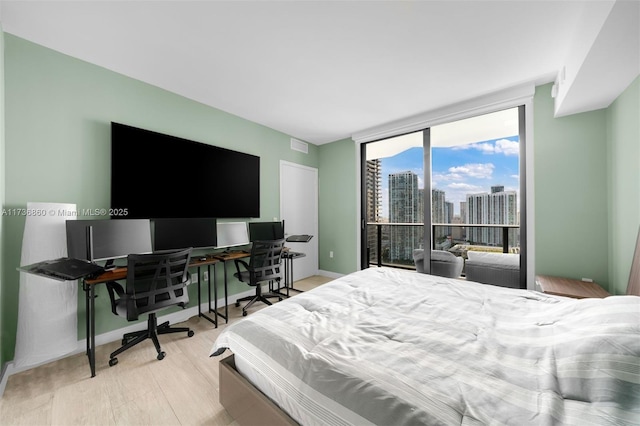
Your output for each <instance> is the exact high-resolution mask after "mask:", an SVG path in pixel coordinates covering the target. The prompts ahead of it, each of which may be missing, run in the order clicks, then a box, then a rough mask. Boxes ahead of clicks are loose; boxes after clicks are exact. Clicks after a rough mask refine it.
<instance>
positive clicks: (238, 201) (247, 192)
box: [111, 122, 260, 219]
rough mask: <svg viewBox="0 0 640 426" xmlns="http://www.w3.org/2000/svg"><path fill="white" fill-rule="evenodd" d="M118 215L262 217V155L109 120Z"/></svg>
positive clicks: (113, 194) (113, 195)
mask: <svg viewBox="0 0 640 426" xmlns="http://www.w3.org/2000/svg"><path fill="white" fill-rule="evenodd" d="M111 209H112V211H114V212H117V214H118V215H117V216H113V218H114V219H116V218H128V219H161V218H211V217H215V218H253V217H260V157H258V156H255V155H251V154H246V153H243V152H238V151H233V150H230V149H226V148H220V147H217V146H213V145H208V144H206V143H201V142H196V141H192V140H188V139H183V138H180V137H177V136H171V135H166V134H162V133H158V132H154V131H151V130H145V129H140V128H137V127H133V126H129V125H126V124H121V123H115V122H112V123H111Z"/></svg>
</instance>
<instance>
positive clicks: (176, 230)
mask: <svg viewBox="0 0 640 426" xmlns="http://www.w3.org/2000/svg"><path fill="white" fill-rule="evenodd" d="M153 230H154V232H153V249H154V250H171V249H181V248H187V247H192V248H194V249H202V248H213V247H216V246H217V244H218V243H217V232H216V219H215V218H183V219H177V218H176V219H154V220H153Z"/></svg>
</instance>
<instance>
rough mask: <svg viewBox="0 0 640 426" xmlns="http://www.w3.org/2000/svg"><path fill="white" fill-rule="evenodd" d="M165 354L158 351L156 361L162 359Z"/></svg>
mask: <svg viewBox="0 0 640 426" xmlns="http://www.w3.org/2000/svg"><path fill="white" fill-rule="evenodd" d="M165 355H166V353H164V352H160V353H159V354H158V361H160V360H161V359H163V358H164V356H165Z"/></svg>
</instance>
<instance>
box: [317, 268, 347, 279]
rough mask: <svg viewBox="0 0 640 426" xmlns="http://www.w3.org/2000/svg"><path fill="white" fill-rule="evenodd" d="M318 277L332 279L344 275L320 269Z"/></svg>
mask: <svg viewBox="0 0 640 426" xmlns="http://www.w3.org/2000/svg"><path fill="white" fill-rule="evenodd" d="M318 275H321V276H323V277H327V278H334V279H336V278H340V277H344V274H338V273H337V272H331V271H324V270H322V269H320V270H318Z"/></svg>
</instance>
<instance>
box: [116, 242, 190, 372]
mask: <svg viewBox="0 0 640 426" xmlns="http://www.w3.org/2000/svg"><path fill="white" fill-rule="evenodd" d="M190 258H191V248H188V249H183V250H166V251H159V252H155V253H153V254H130V255H129V256H128V257H127V281H126V288H124V289H123V288H122V286H121V285H120V284H119V283H117V282H115V281H111V282H108V283H107V289H108V290H109V297H110V298H111V310H112V311H113V313H114V314H116V315H118V316H120V317H123V318H126V319H127V320H128V321H136V320H137V319H138V316H139V315H142V314H145V313H148V314H149V317H148V320H147V328H146V330H141V331H136V332H133V333H126V334H125V335H124V336H123V337H122V346H121V347H120V348H119V349H117V350H116V351H114V352H112V353H111V355H110V356H109V366H114V365H116V364H117V363H118V358H116V356H117V355H118V354H120V353H122V352H124V351H126V350H127V349H129V348H131V347H133V346H135V345H137V344H138V343H140V342H142V341H143V340H146V339H151V340H152V341H153V344H154V345H155V347H156V350H157V351H158V357H157V358H158V359H159V360H161V359H163V358H164V356H165V353H164V352H162V350H161V349H160V342H159V341H158V334H166V333H181V332H185V333H187V336H189V337H191V336H193V334H194V333H193V331H191V330H190V329H189V328H187V327H174V328H172V327H169V322H168V321H167V322H165V323H162V324H160V325H158V322H157V318H156V312H157V311H159V310H161V309H164V308H167V307H169V306H181V307H182V308H184V307H185V306H186V304H187V303H188V302H189V293H188V292H187V285H189V284H190V283H191V276H190V275H189V260H190Z"/></svg>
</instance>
